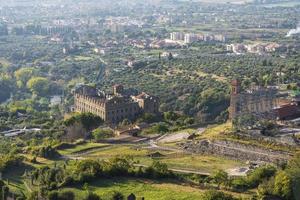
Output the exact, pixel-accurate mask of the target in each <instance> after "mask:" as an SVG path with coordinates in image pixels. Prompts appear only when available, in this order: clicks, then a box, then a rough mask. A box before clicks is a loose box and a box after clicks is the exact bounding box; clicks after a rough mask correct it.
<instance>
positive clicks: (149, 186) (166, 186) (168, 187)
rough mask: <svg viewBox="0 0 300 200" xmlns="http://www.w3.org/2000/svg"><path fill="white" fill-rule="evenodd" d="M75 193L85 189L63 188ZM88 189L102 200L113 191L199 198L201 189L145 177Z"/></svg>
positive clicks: (176, 199)
mask: <svg viewBox="0 0 300 200" xmlns="http://www.w3.org/2000/svg"><path fill="white" fill-rule="evenodd" d="M64 190H72V191H74V193H75V194H76V199H78V200H80V199H83V198H84V196H85V195H86V191H83V190H82V186H78V187H77V188H65V189H64ZM89 190H90V191H92V192H95V193H97V194H98V195H100V197H101V198H102V199H103V200H109V199H110V197H111V196H112V194H113V192H114V191H118V192H121V193H122V194H124V195H125V196H128V195H129V194H131V193H134V194H135V195H136V196H137V198H138V199H140V198H141V197H145V199H147V200H158V199H159V200H196V199H200V198H201V195H202V193H203V190H201V189H199V188H193V187H190V186H188V185H180V184H179V183H176V182H168V180H164V181H163V182H160V181H150V180H145V179H125V178H118V179H117V178H115V179H102V180H98V181H95V182H92V183H91V184H90V185H89ZM233 195H234V196H236V197H248V196H247V195H245V194H233Z"/></svg>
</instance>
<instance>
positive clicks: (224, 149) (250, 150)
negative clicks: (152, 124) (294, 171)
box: [182, 140, 291, 163]
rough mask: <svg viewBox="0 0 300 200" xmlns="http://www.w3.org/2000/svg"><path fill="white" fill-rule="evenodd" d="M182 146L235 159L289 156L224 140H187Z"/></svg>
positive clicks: (270, 159) (275, 160)
mask: <svg viewBox="0 0 300 200" xmlns="http://www.w3.org/2000/svg"><path fill="white" fill-rule="evenodd" d="M182 148H183V149H185V150H186V151H188V152H191V153H198V154H213V155H219V156H225V157H229V158H231V159H236V160H245V161H255V162H268V163H279V162H286V161H287V160H288V159H289V158H290V156H291V155H290V154H289V153H287V152H283V151H274V150H270V149H265V148H260V147H257V146H254V145H246V144H241V143H237V142H232V141H224V140H219V141H214V142H212V141H209V140H201V141H196V142H187V143H185V144H184V145H182Z"/></svg>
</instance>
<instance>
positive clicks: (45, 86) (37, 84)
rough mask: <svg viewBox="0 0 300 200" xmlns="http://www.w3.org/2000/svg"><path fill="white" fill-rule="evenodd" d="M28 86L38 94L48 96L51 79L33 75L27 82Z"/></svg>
mask: <svg viewBox="0 0 300 200" xmlns="http://www.w3.org/2000/svg"><path fill="white" fill-rule="evenodd" d="M27 88H28V89H29V90H31V92H32V93H34V94H36V95H38V96H46V95H47V94H48V91H49V80H48V79H46V78H43V77H33V78H31V79H30V80H29V81H28V82H27Z"/></svg>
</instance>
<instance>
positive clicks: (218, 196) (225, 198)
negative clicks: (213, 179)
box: [202, 190, 234, 200]
mask: <svg viewBox="0 0 300 200" xmlns="http://www.w3.org/2000/svg"><path fill="white" fill-rule="evenodd" d="M202 200H234V198H233V197H232V196H231V195H229V194H225V193H223V192H219V191H216V190H210V191H207V192H205V193H204V194H203V196H202Z"/></svg>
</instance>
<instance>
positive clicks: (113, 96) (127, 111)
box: [73, 85, 159, 123]
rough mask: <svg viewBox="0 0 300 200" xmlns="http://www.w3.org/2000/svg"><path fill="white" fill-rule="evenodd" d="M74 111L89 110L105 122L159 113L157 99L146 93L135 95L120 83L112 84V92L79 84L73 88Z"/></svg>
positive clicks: (115, 121) (116, 121)
mask: <svg viewBox="0 0 300 200" xmlns="http://www.w3.org/2000/svg"><path fill="white" fill-rule="evenodd" d="M73 93H74V111H75V112H90V113H93V114H95V115H98V116H99V117H101V119H103V120H104V121H106V122H109V123H118V122H121V121H123V120H124V119H129V120H135V119H136V118H137V117H138V116H139V115H141V114H143V113H151V114H155V115H157V114H159V99H158V98H157V97H154V96H151V95H149V94H146V93H144V92H143V93H141V94H139V95H135V94H133V93H132V92H130V91H128V90H125V89H124V87H123V86H122V85H114V86H113V93H109V94H108V93H105V92H103V91H99V90H97V89H96V88H95V87H91V86H87V85H80V86H78V87H77V88H75V90H74V92H73Z"/></svg>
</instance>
